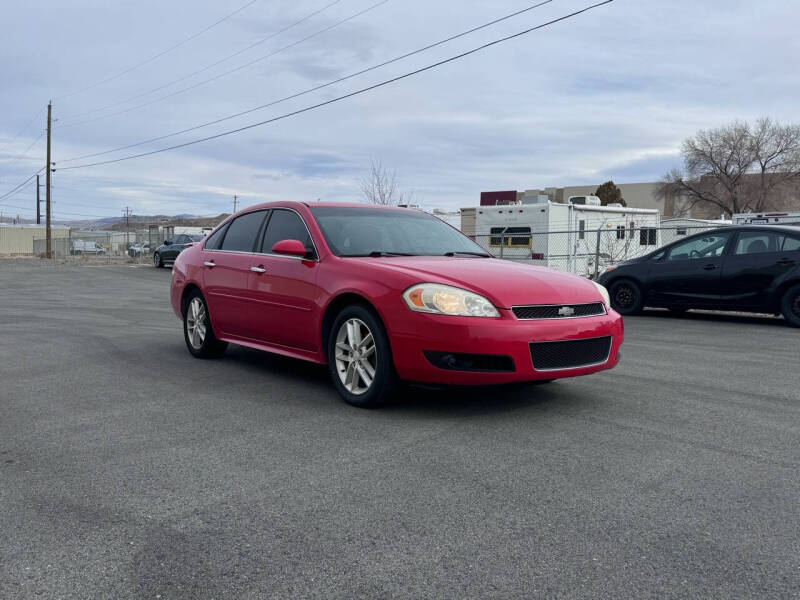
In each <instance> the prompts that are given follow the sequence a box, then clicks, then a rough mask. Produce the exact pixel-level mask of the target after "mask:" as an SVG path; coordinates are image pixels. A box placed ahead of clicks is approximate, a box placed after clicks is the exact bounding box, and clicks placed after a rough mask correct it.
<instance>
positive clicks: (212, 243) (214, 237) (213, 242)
mask: <svg viewBox="0 0 800 600" xmlns="http://www.w3.org/2000/svg"><path fill="white" fill-rule="evenodd" d="M227 229H228V226H227V225H223V226H222V227H220V228H219V229H217V230H216V231H215V232H214V233H212V234H211V235H210V236H209V238H208V240H207V241H206V245H205V249H206V250H219V246H220V243H221V242H222V238H223V237H225V231H227Z"/></svg>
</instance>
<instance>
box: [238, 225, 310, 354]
mask: <svg viewBox="0 0 800 600" xmlns="http://www.w3.org/2000/svg"><path fill="white" fill-rule="evenodd" d="M282 240H299V241H301V242H302V243H303V245H304V246H305V247H306V249H307V250H308V252H309V254H308V257H307V258H306V259H303V258H301V257H294V256H284V255H277V254H273V253H272V247H273V246H274V245H275V243H276V242H279V241H282ZM252 264H253V267H254V270H253V272H251V275H250V283H249V286H250V293H251V296H252V298H253V300H254V302H253V305H252V311H251V316H252V331H253V337H255V338H256V339H258V340H259V341H261V342H263V343H266V344H270V345H275V346H281V347H285V348H291V349H300V350H312V351H313V350H318V349H319V347H320V345H321V341H320V339H318V338H319V335H318V334H317V333H315V331H316V328H315V323H316V318H315V317H316V315H315V312H314V309H315V307H316V306H317V300H318V298H319V296H320V294H319V290H318V288H317V285H316V281H317V273H318V272H319V263H318V262H317V254H316V251H315V249H314V244H313V242H312V241H311V236H310V235H309V233H308V229H307V228H306V226H305V223H304V222H303V220H302V218H301V217H300V215H299V214H297V213H296V212H294V211H293V210H289V209H273V210H272V214H271V215H270V218H269V221H268V222H267V227H266V231H265V233H264V236H263V240H262V242H261V245H260V248H259V251H258V252H257V253H256V254H255V255H254V258H253V263H252Z"/></svg>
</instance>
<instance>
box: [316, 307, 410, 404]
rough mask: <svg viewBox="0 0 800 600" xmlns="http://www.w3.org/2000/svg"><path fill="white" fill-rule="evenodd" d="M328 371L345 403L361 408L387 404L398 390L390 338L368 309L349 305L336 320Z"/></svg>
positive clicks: (332, 329) (331, 340) (332, 330)
mask: <svg viewBox="0 0 800 600" xmlns="http://www.w3.org/2000/svg"><path fill="white" fill-rule="evenodd" d="M328 368H329V370H330V373H331V379H333V385H334V386H335V387H336V390H337V391H338V392H339V394H340V395H341V396H342V398H344V400H345V402H347V403H348V404H352V405H353V406H358V407H360V408H375V407H378V406H381V405H383V404H386V403H387V402H388V401H389V400H390V399H391V398H392V395H393V394H394V392H395V389H396V387H397V375H396V373H395V370H394V363H393V360H392V349H391V347H390V345H389V337H388V335H387V334H386V330H385V329H384V327H383V323H381V321H380V318H379V317H378V316H377V315H376V314H375V313H374V311H372V310H371V309H370V308H368V307H366V306H361V305H358V304H354V305H352V306H348V307H347V308H345V309H344V310H342V312H340V313H339V315H338V316H337V317H336V320H335V321H334V323H333V327H332V328H331V334H330V337H329V338H328Z"/></svg>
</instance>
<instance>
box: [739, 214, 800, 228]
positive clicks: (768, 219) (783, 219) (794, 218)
mask: <svg viewBox="0 0 800 600" xmlns="http://www.w3.org/2000/svg"><path fill="white" fill-rule="evenodd" d="M732 220H733V224H734V225H800V212H772V213H736V214H735V215H733V217H732Z"/></svg>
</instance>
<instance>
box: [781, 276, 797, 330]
mask: <svg viewBox="0 0 800 600" xmlns="http://www.w3.org/2000/svg"><path fill="white" fill-rule="evenodd" d="M781 312H782V313H783V317H784V318H785V319H786V321H788V323H789V324H790V325H792V326H793V327H800V285H796V286H794V287H791V288H789V289H788V290H786V293H785V294H784V295H783V301H782V302H781Z"/></svg>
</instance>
